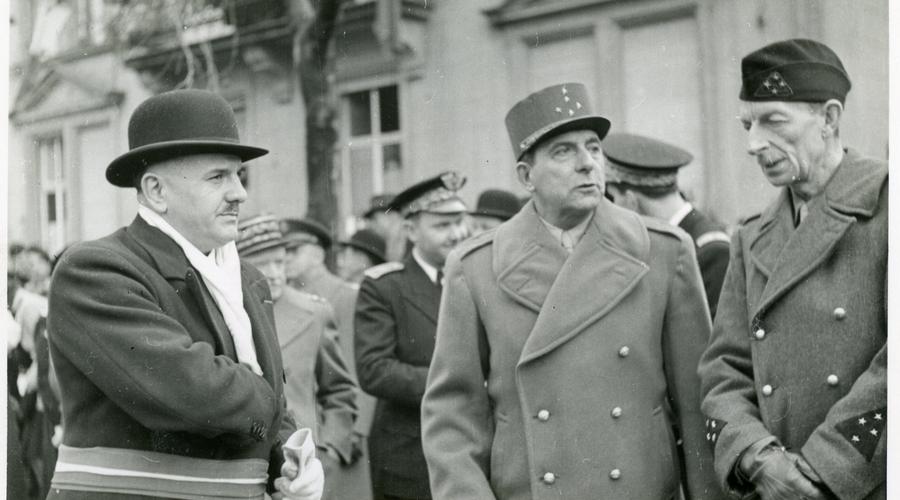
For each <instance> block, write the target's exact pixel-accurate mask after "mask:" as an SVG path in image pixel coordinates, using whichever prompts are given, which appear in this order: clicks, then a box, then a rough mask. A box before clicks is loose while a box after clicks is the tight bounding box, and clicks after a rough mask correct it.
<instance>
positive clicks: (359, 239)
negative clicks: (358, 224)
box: [337, 229, 387, 283]
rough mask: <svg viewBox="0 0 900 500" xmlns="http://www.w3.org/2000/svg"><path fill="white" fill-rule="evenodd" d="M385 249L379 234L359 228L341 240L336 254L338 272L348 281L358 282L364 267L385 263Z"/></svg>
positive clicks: (362, 276) (362, 275) (361, 277)
mask: <svg viewBox="0 0 900 500" xmlns="http://www.w3.org/2000/svg"><path fill="white" fill-rule="evenodd" d="M385 250H386V248H385V242H384V238H382V237H381V235H380V234H378V233H376V232H375V231H373V230H371V229H360V230H359V231H357V232H355V233H353V236H351V237H350V239H348V240H346V241H342V242H341V249H340V251H339V252H338V254H337V267H338V274H339V275H340V276H341V278H343V279H344V280H346V281H348V282H350V283H360V282H361V281H362V280H363V278H364V277H365V275H364V274H363V273H364V272H365V270H366V269H368V268H370V267H372V266H377V265H379V264H384V263H385V261H386V260H387V259H386V258H385Z"/></svg>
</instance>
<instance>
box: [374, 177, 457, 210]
mask: <svg viewBox="0 0 900 500" xmlns="http://www.w3.org/2000/svg"><path fill="white" fill-rule="evenodd" d="M465 183H466V178H465V177H464V176H462V175H460V174H459V173H458V172H454V171H448V172H444V173H442V174H440V175H438V176H436V177H432V178H430V179H426V180H424V181H422V182H419V183H417V184H413V185H412V186H410V187H408V188H406V189H405V190H404V191H403V192H401V193H400V194H398V195H397V196H395V197H394V199H393V201H391V204H390V208H391V210H396V211H398V212H400V214H401V215H403V217H410V216H412V215H415V214H417V213H419V212H428V213H436V214H454V213H460V212H465V211H466V204H465V203H463V201H462V200H461V199H460V198H459V196H457V194H456V192H457V191H459V190H460V189H462V187H463V185H465Z"/></svg>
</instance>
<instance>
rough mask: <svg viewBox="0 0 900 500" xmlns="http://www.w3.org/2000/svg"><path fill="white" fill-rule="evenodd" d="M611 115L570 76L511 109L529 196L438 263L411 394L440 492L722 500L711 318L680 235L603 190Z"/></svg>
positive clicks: (519, 168) (522, 498)
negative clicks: (712, 417) (430, 353)
mask: <svg viewBox="0 0 900 500" xmlns="http://www.w3.org/2000/svg"><path fill="white" fill-rule="evenodd" d="M609 125H610V124H609V121H608V120H607V119H606V118H603V117H601V116H597V115H595V114H593V112H592V111H591V107H590V103H589V102H588V96H587V89H586V88H585V87H584V85H581V84H577V83H567V84H561V85H554V86H552V87H548V88H545V89H543V90H540V91H538V92H535V93H533V94H531V95H529V96H528V97H526V98H525V99H523V100H521V101H519V102H518V103H516V105H515V106H513V108H512V109H511V110H510V112H509V113H508V114H507V117H506V126H507V131H508V132H509V136H510V141H511V142H512V146H513V154H514V158H515V159H516V161H517V163H516V174H517V176H518V179H519V182H520V183H521V184H522V186H523V187H524V188H525V189H526V190H527V191H529V192H531V193H532V199H531V201H529V202H528V203H527V204H526V205H525V207H523V208H522V209H521V210H520V211H519V212H518V213H517V214H516V215H514V216H513V217H512V218H511V219H509V220H508V221H507V222H505V223H503V224H501V225H500V226H498V227H497V229H495V230H493V231H488V232H485V233H482V234H480V235H478V236H476V237H474V238H471V239H469V240H467V241H465V242H463V243H462V244H461V245H460V246H459V248H458V249H457V250H455V251H454V252H453V253H451V255H450V257H449V258H448V259H447V265H446V268H447V278H446V279H447V284H446V285H445V290H444V296H443V299H442V302H441V309H440V318H439V320H438V330H437V339H436V345H435V350H434V358H433V361H432V364H431V368H430V371H429V373H428V383H427V388H426V390H425V397H424V399H423V402H422V438H423V443H424V447H425V458H426V459H427V460H428V469H429V473H430V474H431V485H432V493H433V494H434V497H435V498H437V499H457V498H497V499H502V500H526V499H528V500H531V499H537V500H542V499H547V500H549V499H559V498H567V499H568V498H573V499H575V498H579V499H580V498H615V499H623V500H648V499H652V500H670V499H676V498H679V497H680V495H681V491H682V490H683V491H684V494H685V496H686V498H688V499H711V498H721V496H722V492H721V490H720V489H719V488H718V486H717V485H716V484H715V476H714V475H713V473H712V472H713V471H712V452H711V450H710V449H709V447H708V446H707V443H706V440H705V439H704V433H705V430H704V429H703V428H702V426H703V416H702V415H701V414H700V389H699V379H698V377H697V362H698V360H699V359H700V355H701V353H702V352H703V349H704V347H705V346H706V343H707V341H708V338H709V332H710V319H709V311H708V309H707V306H706V300H705V298H704V296H703V285H702V283H701V281H700V271H699V269H698V267H697V260H696V256H695V254H694V244H693V242H692V241H691V240H690V237H689V236H688V235H687V234H685V233H684V231H682V230H680V229H678V228H677V227H673V226H671V225H669V224H665V223H663V222H660V221H656V220H654V219H650V218H644V217H641V216H640V215H638V214H636V213H634V212H632V211H629V210H625V209H623V208H621V207H619V206H617V205H615V204H613V203H612V202H610V201H609V200H607V199H606V198H605V197H604V196H603V190H604V177H603V175H604V173H603V162H604V160H603V149H602V146H601V140H602V139H603V138H604V137H605V136H606V133H607V131H608V129H609ZM698 426H699V427H698ZM679 440H680V441H681V442H682V443H683V445H682V447H681V448H680V449H679V446H678V443H679Z"/></svg>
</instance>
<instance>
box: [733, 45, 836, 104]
mask: <svg viewBox="0 0 900 500" xmlns="http://www.w3.org/2000/svg"><path fill="white" fill-rule="evenodd" d="M741 79H742V85H741V100H744V101H801V102H825V101H827V100H829V99H837V100H839V101H841V103H843V102H844V99H845V98H846V97H847V92H849V91H850V77H849V76H848V75H847V70H845V69H844V65H843V64H842V63H841V60H840V58H838V56H837V54H835V53H834V51H832V50H831V49H830V48H828V47H827V46H825V45H824V44H822V43H819V42H817V41H815V40H807V39H803V38H795V39H791V40H783V41H781V42H775V43H773V44H770V45H766V46H765V47H763V48H761V49H759V50H755V51H753V52H751V53H750V54H748V55H747V56H745V57H744V59H742V60H741Z"/></svg>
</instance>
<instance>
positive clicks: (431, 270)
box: [412, 247, 438, 284]
mask: <svg viewBox="0 0 900 500" xmlns="http://www.w3.org/2000/svg"><path fill="white" fill-rule="evenodd" d="M412 256H413V259H415V260H416V263H417V264H419V267H421V268H422V270H423V271H425V274H427V275H428V279H430V280H431V282H432V283H435V284H436V283H437V275H438V268H436V267H434V266H432V265H431V264H429V263H428V262H427V261H426V260H425V259H424V258H423V257H422V255H421V254H420V253H419V249H418V248H416V247H413V249H412Z"/></svg>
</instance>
